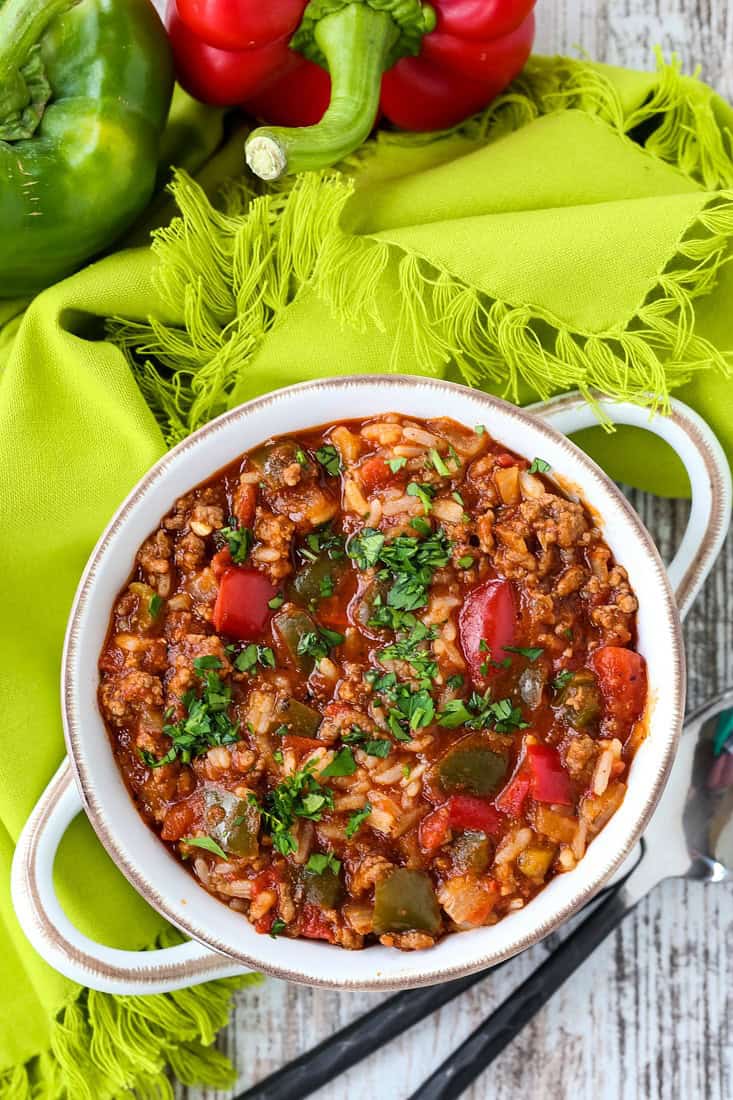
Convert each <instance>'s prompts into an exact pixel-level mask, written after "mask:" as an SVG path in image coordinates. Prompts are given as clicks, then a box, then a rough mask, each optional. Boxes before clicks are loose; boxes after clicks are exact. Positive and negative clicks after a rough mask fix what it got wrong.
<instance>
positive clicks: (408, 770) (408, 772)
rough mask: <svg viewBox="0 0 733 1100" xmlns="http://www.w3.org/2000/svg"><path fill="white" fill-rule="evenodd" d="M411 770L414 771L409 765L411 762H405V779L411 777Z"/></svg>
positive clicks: (403, 766) (403, 772) (403, 767)
mask: <svg viewBox="0 0 733 1100" xmlns="http://www.w3.org/2000/svg"><path fill="white" fill-rule="evenodd" d="M411 771H412V768H411V767H410V765H409V764H403V765H402V774H403V776H404V777H405V779H409V778H410V772H411Z"/></svg>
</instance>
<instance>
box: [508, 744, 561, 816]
mask: <svg viewBox="0 0 733 1100" xmlns="http://www.w3.org/2000/svg"><path fill="white" fill-rule="evenodd" d="M528 795H529V796H531V797H532V798H534V799H535V800H536V801H537V802H550V803H554V804H556V805H560V806H572V804H573V799H572V792H571V789H570V777H569V776H568V773H567V772H566V771H565V769H564V767H563V765H562V761H561V759H560V754H559V753H558V751H557V749H554V748H552V746H551V745H540V744H529V745H525V748H524V753H523V754H522V756H520V758H519V763H518V764H517V766H516V768H515V769H514V774H513V775H512V777H511V779H510V780H509V782H508V783H507V785H506V787H504V790H503V791H500V793H499V794H498V795H497V797H496V798H495V799H494V805H495V806H496V808H497V809H498V810H501V811H502V813H505V814H508V815H509V816H510V817H519V816H520V814H521V813H522V810H523V809H524V803H525V801H526V799H527V796H528Z"/></svg>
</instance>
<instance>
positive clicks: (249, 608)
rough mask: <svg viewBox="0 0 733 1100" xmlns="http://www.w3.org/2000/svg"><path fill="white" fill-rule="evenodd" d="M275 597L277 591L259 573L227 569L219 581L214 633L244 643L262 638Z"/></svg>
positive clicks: (251, 570) (252, 570) (256, 571)
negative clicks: (242, 640)
mask: <svg viewBox="0 0 733 1100" xmlns="http://www.w3.org/2000/svg"><path fill="white" fill-rule="evenodd" d="M276 595H277V589H276V588H274V587H273V586H272V585H271V584H270V582H269V581H268V579H267V577H266V576H265V575H264V573H260V572H259V570H257V569H239V568H236V567H235V568H232V569H227V570H226V572H225V573H224V574H223V576H222V578H221V580H220V581H219V592H218V594H217V597H216V603H215V605H214V627H215V629H216V630H217V632H218V633H220V634H228V635H229V637H230V638H241V639H244V640H247V641H253V640H254V639H255V638H259V637H261V635H262V631H263V630H264V629H265V626H266V624H267V620H268V619H269V617H270V615H271V614H272V611H271V610H270V607H269V606H268V605H269V601H270V600H271V599H273V598H274V597H275V596H276Z"/></svg>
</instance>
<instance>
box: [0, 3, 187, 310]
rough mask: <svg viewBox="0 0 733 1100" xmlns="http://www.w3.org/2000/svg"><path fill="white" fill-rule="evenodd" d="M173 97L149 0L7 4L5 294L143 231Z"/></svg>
mask: <svg viewBox="0 0 733 1100" xmlns="http://www.w3.org/2000/svg"><path fill="white" fill-rule="evenodd" d="M172 90H173V70H172V61H171V54H170V47H169V45H168V40H167V37H166V34H165V30H164V29H163V26H162V24H161V22H160V19H159V18H158V16H157V14H156V12H155V10H154V9H153V7H152V5H151V4H150V2H149V0H4V2H3V0H0V180H1V181H2V183H1V185H0V297H3V298H16V297H21V296H25V295H28V294H34V293H36V292H37V291H38V290H41V289H42V288H43V287H45V286H48V285H49V284H51V283H53V282H56V281H58V280H59V279H62V278H63V277H64V276H66V275H68V274H70V273H71V272H72V271H74V270H76V268H78V267H80V266H81V265H82V264H83V263H84V261H85V260H87V259H89V258H90V257H92V256H94V255H96V254H98V253H99V252H101V251H102V250H103V249H105V248H106V247H108V246H109V245H110V244H112V242H113V241H115V240H116V239H117V238H118V237H119V236H120V235H121V234H122V233H123V232H124V231H125V230H126V229H127V228H128V227H129V226H130V225H131V224H132V222H133V221H134V220H135V218H136V217H137V215H138V214H139V213H140V212H141V211H142V210H143V208H144V207H145V206H146V204H147V203H148V201H149V199H150V196H151V194H152V191H153V187H154V185H155V177H156V171H157V158H158V143H159V139H160V135H161V133H162V131H163V127H164V125H165V122H166V118H167V116H168V108H169V106H170V100H171V94H172Z"/></svg>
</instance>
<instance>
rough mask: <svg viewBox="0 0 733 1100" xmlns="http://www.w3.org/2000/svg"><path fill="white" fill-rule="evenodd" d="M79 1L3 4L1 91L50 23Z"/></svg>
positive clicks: (12, 1)
mask: <svg viewBox="0 0 733 1100" xmlns="http://www.w3.org/2000/svg"><path fill="white" fill-rule="evenodd" d="M78 3H79V0H5V3H4V4H2V6H0V89H1V88H3V87H4V86H5V83H6V81H9V79H10V74H11V73H12V72H13V71H16V70H18V69H20V68H21V67H22V66H23V65H24V64H25V63H26V61H27V60H28V54H29V53H30V51H31V50H32V48H33V47H34V46H35V45H36V43H37V42H38V40H39V39H40V37H41V35H42V34H43V32H44V31H45V30H46V28H47V27H48V25H49V23H50V22H51V21H52V20H53V19H55V18H56V16H57V15H61V14H62V13H63V12H65V11H67V10H68V9H69V8H73V7H74V6H75V5H76V4H78Z"/></svg>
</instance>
